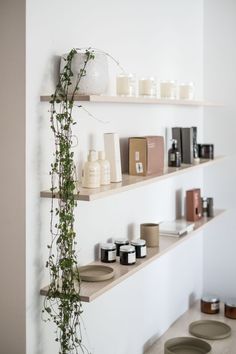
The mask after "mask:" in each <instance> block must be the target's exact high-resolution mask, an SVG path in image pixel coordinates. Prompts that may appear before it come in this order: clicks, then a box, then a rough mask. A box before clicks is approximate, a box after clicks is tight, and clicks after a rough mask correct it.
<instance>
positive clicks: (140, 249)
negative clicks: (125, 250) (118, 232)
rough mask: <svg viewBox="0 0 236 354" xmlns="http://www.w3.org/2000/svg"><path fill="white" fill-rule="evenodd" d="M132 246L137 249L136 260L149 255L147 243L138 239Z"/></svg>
mask: <svg viewBox="0 0 236 354" xmlns="http://www.w3.org/2000/svg"><path fill="white" fill-rule="evenodd" d="M130 243H131V245H132V246H134V247H135V251H136V258H144V257H146V255H147V247H146V241H145V240H142V239H141V238H138V239H136V240H132V241H131V242H130Z"/></svg>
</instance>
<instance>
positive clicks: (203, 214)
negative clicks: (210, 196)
mask: <svg viewBox="0 0 236 354" xmlns="http://www.w3.org/2000/svg"><path fill="white" fill-rule="evenodd" d="M202 216H208V213H207V198H206V197H202Z"/></svg>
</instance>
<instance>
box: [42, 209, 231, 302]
mask: <svg viewBox="0 0 236 354" xmlns="http://www.w3.org/2000/svg"><path fill="white" fill-rule="evenodd" d="M225 212H226V210H215V216H214V217H213V218H202V219H201V220H199V221H198V222H196V223H195V228H194V230H193V231H192V232H190V233H189V234H187V235H185V236H182V237H179V238H177V237H170V236H160V247H154V248H148V254H147V257H146V258H143V259H137V262H136V264H134V265H132V266H124V265H121V264H120V263H119V262H118V261H117V262H115V263H110V264H109V266H111V267H112V268H113V269H114V270H115V277H114V278H112V279H110V280H107V281H104V282H94V283H92V282H91V283H90V282H83V281H82V282H81V301H83V302H91V301H93V300H94V299H96V298H97V297H99V296H100V295H102V294H103V293H105V292H107V291H108V290H110V289H112V288H113V287H114V286H116V285H117V284H119V283H121V282H122V281H124V280H125V279H127V278H129V277H130V276H131V275H133V274H135V273H136V272H138V271H139V270H141V269H143V268H144V267H146V266H147V265H148V264H150V263H152V262H153V261H155V260H156V259H158V258H160V257H161V256H162V255H164V254H166V253H168V252H169V251H171V250H172V249H174V248H175V247H177V246H179V245H180V244H181V243H183V242H185V241H187V240H189V239H190V238H192V237H193V236H194V235H195V234H196V233H197V232H199V231H202V230H203V229H204V228H205V227H206V226H207V225H208V224H209V223H210V222H212V221H214V220H215V219H217V218H218V217H220V216H222V215H223V214H224V213H225ZM91 264H103V265H104V263H101V262H92V263H91ZM47 291H48V286H46V287H44V288H43V289H41V290H40V294H41V295H43V296H45V295H47Z"/></svg>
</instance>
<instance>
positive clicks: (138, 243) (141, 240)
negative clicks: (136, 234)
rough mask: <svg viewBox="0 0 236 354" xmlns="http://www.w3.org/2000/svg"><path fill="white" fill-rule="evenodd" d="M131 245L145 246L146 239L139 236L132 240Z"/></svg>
mask: <svg viewBox="0 0 236 354" xmlns="http://www.w3.org/2000/svg"><path fill="white" fill-rule="evenodd" d="M131 245H133V246H145V245H146V241H145V240H143V239H141V238H137V239H136V240H132V241H131Z"/></svg>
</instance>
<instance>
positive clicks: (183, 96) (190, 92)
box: [179, 82, 194, 100]
mask: <svg viewBox="0 0 236 354" xmlns="http://www.w3.org/2000/svg"><path fill="white" fill-rule="evenodd" d="M193 98H194V84H193V83H192V82H189V83H182V84H180V85H179V99H180V100H192V99H193Z"/></svg>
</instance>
